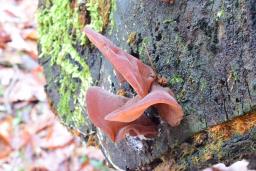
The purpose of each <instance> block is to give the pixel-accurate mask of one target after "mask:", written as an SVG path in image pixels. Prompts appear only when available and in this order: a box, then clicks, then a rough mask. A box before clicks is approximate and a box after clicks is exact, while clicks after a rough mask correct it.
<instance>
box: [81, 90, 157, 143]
mask: <svg viewBox="0 0 256 171" xmlns="http://www.w3.org/2000/svg"><path fill="white" fill-rule="evenodd" d="M106 99H107V100H106ZM128 100H129V99H128V98H126V97H122V96H118V95H114V94H111V93H109V92H107V91H105V90H103V89H101V88H99V87H90V88H89V89H88V91H87V94H86V103H87V111H88V115H89V118H90V119H91V121H92V123H93V124H94V125H95V126H96V127H98V128H100V129H101V130H102V131H103V132H104V133H105V134H107V135H108V137H109V138H110V139H111V140H112V141H115V142H116V141H117V142H118V141H120V140H122V139H123V138H125V135H126V134H130V135H133V136H136V135H143V136H145V137H153V136H155V135H157V130H156V126H155V125H154V123H153V122H151V121H150V120H149V119H148V118H146V117H145V116H141V117H140V118H139V119H137V120H135V121H133V122H129V123H122V122H112V121H108V120H105V119H104V117H105V116H107V115H108V114H109V113H111V112H112V111H114V110H116V109H118V108H119V107H120V106H123V105H124V104H125V103H126V102H127V101H128Z"/></svg>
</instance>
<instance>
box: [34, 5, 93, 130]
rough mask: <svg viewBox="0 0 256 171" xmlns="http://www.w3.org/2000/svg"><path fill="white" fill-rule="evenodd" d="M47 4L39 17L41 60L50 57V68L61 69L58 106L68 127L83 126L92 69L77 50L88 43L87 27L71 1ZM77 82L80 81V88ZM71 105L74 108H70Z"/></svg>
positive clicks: (59, 113)
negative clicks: (79, 45) (80, 45)
mask: <svg viewBox="0 0 256 171" xmlns="http://www.w3.org/2000/svg"><path fill="white" fill-rule="evenodd" d="M45 4H46V6H45V7H44V9H39V11H38V15H37V21H38V25H39V29H38V31H39V35H40V42H39V43H40V45H41V54H40V57H48V56H50V62H51V65H57V66H59V67H60V69H61V77H60V80H56V81H58V82H59V89H58V93H59V96H60V98H59V99H60V100H59V102H58V104H57V106H55V107H56V110H57V112H58V115H59V116H60V117H61V119H62V120H63V121H64V123H65V124H67V125H68V126H70V127H81V126H82V125H83V124H84V122H85V120H84V116H83V112H82V111H83V110H84V108H85V107H84V95H85V92H86V90H87V89H88V87H89V86H90V84H91V75H90V71H89V67H88V65H87V64H86V62H85V60H84V59H83V58H82V57H81V56H80V55H79V54H78V52H77V50H76V49H75V44H76V43H77V42H79V43H80V44H85V36H84V34H83V32H82V31H81V29H82V28H83V27H84V25H83V24H82V23H81V22H80V21H79V19H80V16H79V8H78V7H73V6H72V5H71V2H70V1H69V0H51V1H47V3H45ZM75 79H76V80H79V81H78V82H80V86H81V87H78V84H77V83H76V82H75V81H74V80H75ZM78 90H79V92H78ZM77 94H78V96H76V95H77ZM70 103H73V106H75V107H74V109H71V108H70Z"/></svg>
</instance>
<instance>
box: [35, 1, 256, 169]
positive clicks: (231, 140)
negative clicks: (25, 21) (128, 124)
mask: <svg viewBox="0 0 256 171" xmlns="http://www.w3.org/2000/svg"><path fill="white" fill-rule="evenodd" d="M38 16H39V17H38V23H39V32H40V45H39V50H40V52H41V54H42V55H41V58H40V62H41V64H42V65H43V67H44V72H45V76H46V79H47V83H48V84H47V85H46V92H47V94H48V97H49V100H50V102H51V104H52V107H53V109H54V110H55V111H56V114H57V115H59V116H60V118H61V120H62V121H63V123H64V124H65V125H67V127H68V128H70V129H72V130H75V131H76V132H77V131H78V132H79V133H80V134H81V135H82V136H83V137H85V139H87V138H88V136H91V135H92V134H94V133H96V134H97V137H98V141H99V144H100V145H101V148H102V151H103V152H104V154H105V156H106V157H107V159H108V161H109V162H110V163H111V164H112V165H113V166H115V167H116V168H119V169H122V170H136V169H137V170H152V169H153V168H155V169H156V170H157V169H159V170H161V169H163V168H167V169H174V170H197V169H201V168H204V167H207V166H209V165H212V164H214V163H216V162H226V163H227V164H229V163H231V162H233V161H235V160H237V159H240V158H245V159H248V160H250V161H256V159H255V158H256V129H255V124H256V113H255V108H256V57H255V55H256V0H248V1H245V0H236V1H233V0H215V1H203V0H193V1H192V0H177V1H176V2H175V3H174V4H169V3H164V2H161V1H160V0H87V1H86V0H82V1H76V0H72V1H70V0H64V1H61V0H41V1H40V3H39V15H38ZM86 24H91V26H92V27H93V28H94V29H95V30H97V31H100V32H102V34H104V35H105V36H106V37H108V38H109V39H110V40H112V41H113V42H114V43H115V44H116V45H117V46H119V47H121V48H122V49H124V50H126V51H127V52H129V53H130V54H132V55H133V56H135V57H137V58H139V59H140V60H142V61H143V62H144V63H146V64H148V65H150V63H149V58H151V60H152V62H153V67H154V68H155V70H156V72H157V73H158V74H159V75H161V76H163V77H165V78H167V80H168V86H169V87H170V88H172V90H173V91H174V93H175V95H176V98H177V100H178V101H179V102H180V104H181V105H182V107H183V109H184V112H185V117H184V120H183V121H182V123H181V125H179V126H178V127H175V128H172V127H170V126H168V125H167V124H166V123H163V124H161V125H158V127H159V135H158V136H157V137H156V138H154V139H150V140H141V139H139V138H138V137H129V136H128V137H127V138H126V139H125V140H123V141H121V142H120V143H117V144H115V143H113V142H112V141H111V140H110V139H108V138H107V137H106V136H105V135H104V133H102V132H101V131H100V130H98V129H96V128H94V127H93V125H92V124H91V123H90V121H89V119H88V117H87V114H86V106H85V105H84V96H85V93H86V89H87V88H88V87H89V85H97V86H100V87H103V88H104V89H106V90H109V91H111V92H113V93H116V91H117V90H118V89H119V88H120V85H119V83H118V81H117V79H116V77H115V75H114V72H113V68H112V66H111V65H110V64H109V63H108V62H107V61H106V60H105V59H104V58H103V57H102V55H101V54H100V53H99V51H98V50H97V49H95V47H93V46H91V45H90V43H89V42H88V41H87V40H86V39H85V37H84V35H83V34H82V28H83V27H84V25H86ZM253 165H254V166H253ZM250 167H251V168H253V167H254V169H255V168H256V167H255V164H254V163H253V162H251V165H250Z"/></svg>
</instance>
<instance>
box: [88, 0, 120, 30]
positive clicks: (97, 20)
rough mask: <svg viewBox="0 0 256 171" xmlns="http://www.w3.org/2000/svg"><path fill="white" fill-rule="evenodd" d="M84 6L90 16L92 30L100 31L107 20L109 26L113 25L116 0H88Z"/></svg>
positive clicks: (106, 23)
mask: <svg viewBox="0 0 256 171" xmlns="http://www.w3.org/2000/svg"><path fill="white" fill-rule="evenodd" d="M86 6H87V10H88V11H89V14H90V18H91V23H90V26H91V27H92V28H93V29H94V30H96V31H98V32H102V31H103V29H104V28H105V27H106V26H107V25H108V23H109V20H110V23H111V27H113V26H114V17H113V13H114V11H115V9H116V0H88V1H87V3H86Z"/></svg>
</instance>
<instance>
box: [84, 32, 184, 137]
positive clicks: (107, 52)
mask: <svg viewBox="0 0 256 171" xmlns="http://www.w3.org/2000/svg"><path fill="white" fill-rule="evenodd" d="M84 31H85V34H86V35H87V37H88V38H89V40H90V41H91V42H92V43H93V44H94V45H95V46H96V47H97V48H98V49H99V50H100V51H101V52H102V54H103V55H104V56H105V57H106V58H107V59H108V60H109V61H110V63H111V64H112V65H113V66H114V68H115V70H116V71H117V73H119V74H120V75H121V76H122V78H123V79H122V80H121V81H127V82H128V83H129V84H130V85H131V86H132V87H133V88H134V90H135V91H136V92H137V94H138V95H136V96H135V97H133V98H127V97H123V96H118V95H114V94H111V93H109V92H107V91H105V90H103V89H101V88H99V87H91V88H89V90H88V91H87V94H86V103H87V110H88V115H89V118H90V119H91V121H92V123H93V124H94V125H95V126H96V127H98V128H100V129H101V130H102V131H104V132H105V133H106V134H107V135H108V136H109V137H110V138H111V139H112V140H113V141H120V140H122V139H124V138H125V136H126V134H129V135H132V136H138V135H143V136H145V137H153V136H156V135H157V128H156V125H155V124H154V123H153V122H152V121H151V120H150V119H149V118H148V117H146V116H145V115H144V111H145V110H146V109H148V108H149V107H151V106H153V107H155V108H156V109H157V110H158V113H159V115H160V117H161V118H162V119H163V120H165V121H166V122H167V123H168V124H169V125H171V126H177V125H178V124H179V123H180V121H181V120H182V118H183V111H182V108H181V106H180V105H179V104H178V103H177V101H176V100H175V98H174V97H173V93H172V92H171V90H170V89H169V88H164V87H162V86H160V85H159V84H158V83H157V81H156V74H155V73H154V71H153V69H152V68H150V67H149V66H147V65H145V64H143V63H142V62H141V61H140V60H138V59H136V58H135V57H133V56H131V55H129V54H128V53H126V52H124V51H123V50H122V49H120V48H118V47H116V46H115V45H114V44H113V43H112V42H111V41H110V40H108V39H107V38H106V37H104V36H103V35H101V34H99V33H97V32H94V31H93V30H91V29H90V28H88V27H86V28H85V29H84Z"/></svg>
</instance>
